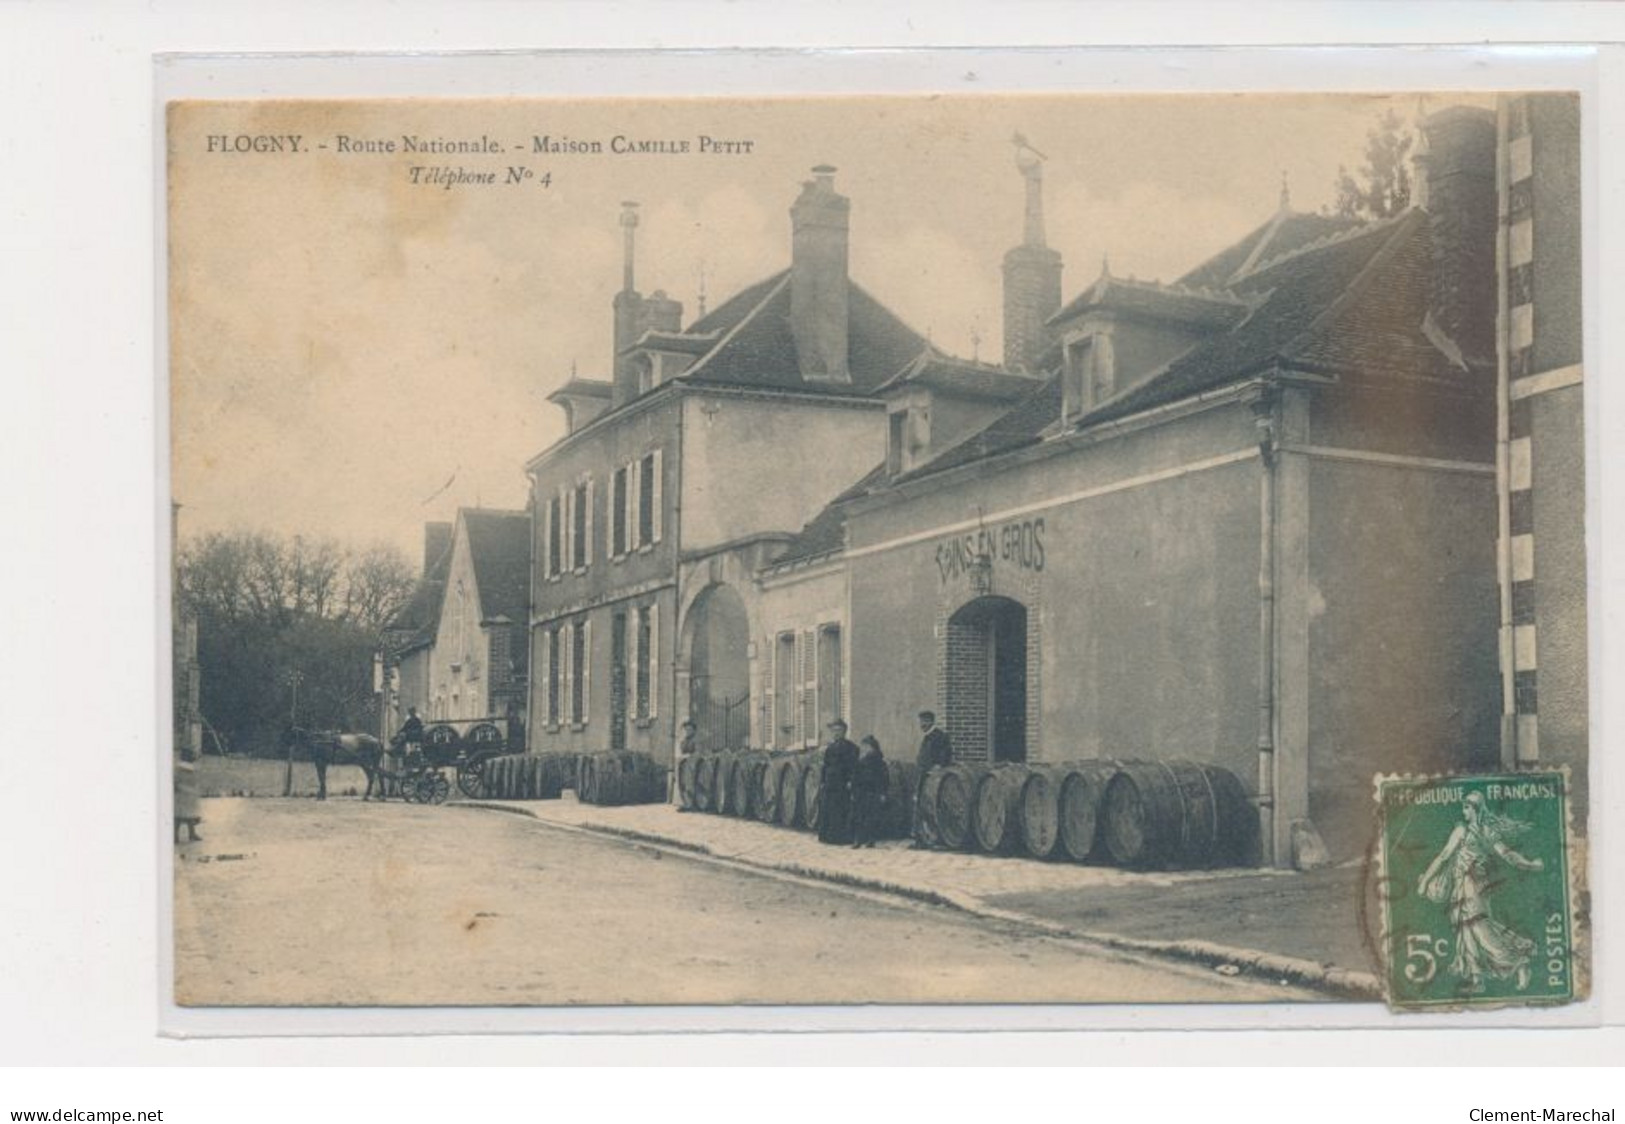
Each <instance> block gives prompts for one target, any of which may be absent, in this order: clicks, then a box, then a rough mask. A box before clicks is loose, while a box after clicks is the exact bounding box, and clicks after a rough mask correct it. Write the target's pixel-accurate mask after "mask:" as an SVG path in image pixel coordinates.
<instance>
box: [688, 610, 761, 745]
mask: <svg viewBox="0 0 1625 1124" xmlns="http://www.w3.org/2000/svg"><path fill="white" fill-rule="evenodd" d="M749 643H750V623H749V619H748V617H747V616H746V613H745V603H744V601H743V600H741V599H740V596H739V594H738V592H737V591H735V590H734V588H733V587H732V586H729V585H712V586H708V587H707V588H706V589H705V590H704V591H702V592H701V593H700V595H699V596H698V597H697V598H695V600H694V604H693V605H692V606H690V608H689V610H688V615H687V617H686V618H685V619H684V621H683V644H684V648H685V650H686V652H687V654H688V661H687V663H688V706H689V710H688V713H689V716H690V717H692V718H693V719H694V724H695V726H696V731H695V734H696V738H697V741H698V744H699V748H701V749H733V748H738V747H742V746H744V745H745V744H746V743H747V742H749V741H750V660H749V653H748V650H747V649H748V645H749Z"/></svg>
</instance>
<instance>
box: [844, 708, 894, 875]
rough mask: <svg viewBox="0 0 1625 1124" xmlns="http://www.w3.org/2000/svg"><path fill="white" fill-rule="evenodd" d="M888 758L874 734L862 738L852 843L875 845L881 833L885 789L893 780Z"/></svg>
mask: <svg viewBox="0 0 1625 1124" xmlns="http://www.w3.org/2000/svg"><path fill="white" fill-rule="evenodd" d="M890 780H891V778H890V776H889V774H888V773H887V772H886V758H885V755H883V754H882V753H881V752H880V742H879V741H878V740H876V738H875V736H874V735H873V734H869V735H866V736H865V737H864V739H863V751H862V753H861V755H860V756H859V757H858V767H857V770H856V771H855V772H854V773H853V776H852V846H853V847H873V846H874V845H875V840H876V839H878V838H879V837H880V823H881V819H882V818H883V817H884V816H885V814H886V789H887V787H888V786H889V783H890Z"/></svg>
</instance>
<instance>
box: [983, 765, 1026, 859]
mask: <svg viewBox="0 0 1625 1124" xmlns="http://www.w3.org/2000/svg"><path fill="white" fill-rule="evenodd" d="M1026 779H1027V766H1025V765H1018V764H1014V763H1005V764H1000V765H995V766H993V768H991V769H990V770H988V771H987V772H986V773H984V774H983V775H982V776H980V777H978V778H977V779H976V785H975V788H974V789H973V790H972V792H971V834H972V836H973V837H974V838H975V840H976V846H977V847H978V848H980V849H981V850H982V851H984V852H986V853H987V854H990V855H1007V854H1009V853H1010V852H1011V851H1014V850H1015V849H1016V845H1017V843H1018V842H1019V841H1020V838H1021V785H1022V782H1023V781H1025V780H1026Z"/></svg>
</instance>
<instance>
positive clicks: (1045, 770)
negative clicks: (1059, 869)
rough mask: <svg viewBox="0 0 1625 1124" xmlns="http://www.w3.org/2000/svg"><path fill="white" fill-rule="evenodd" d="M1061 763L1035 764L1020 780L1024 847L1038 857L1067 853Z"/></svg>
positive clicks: (1062, 768) (1053, 857)
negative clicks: (1063, 845)
mask: <svg viewBox="0 0 1625 1124" xmlns="http://www.w3.org/2000/svg"><path fill="white" fill-rule="evenodd" d="M1065 779H1066V769H1065V767H1064V766H1060V765H1034V766H1032V767H1031V768H1029V769H1028V770H1027V776H1026V779H1024V780H1023V781H1022V782H1021V849H1022V850H1023V851H1025V852H1026V853H1027V854H1029V855H1031V856H1032V857H1033V858H1035V859H1058V858H1064V857H1066V855H1065V852H1064V851H1062V850H1061V806H1060V805H1061V782H1062V781H1063V780H1065Z"/></svg>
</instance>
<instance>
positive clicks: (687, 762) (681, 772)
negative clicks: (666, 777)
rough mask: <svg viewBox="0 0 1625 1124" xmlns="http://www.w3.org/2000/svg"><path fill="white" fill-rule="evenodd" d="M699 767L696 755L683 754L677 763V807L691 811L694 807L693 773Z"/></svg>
mask: <svg viewBox="0 0 1625 1124" xmlns="http://www.w3.org/2000/svg"><path fill="white" fill-rule="evenodd" d="M698 765H699V758H698V755H697V754H693V753H685V754H683V756H682V758H681V759H679V760H678V762H677V806H678V807H679V808H686V809H689V810H691V811H692V810H693V809H694V807H695V800H696V798H695V793H694V773H695V772H696V767H697V766H698Z"/></svg>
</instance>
